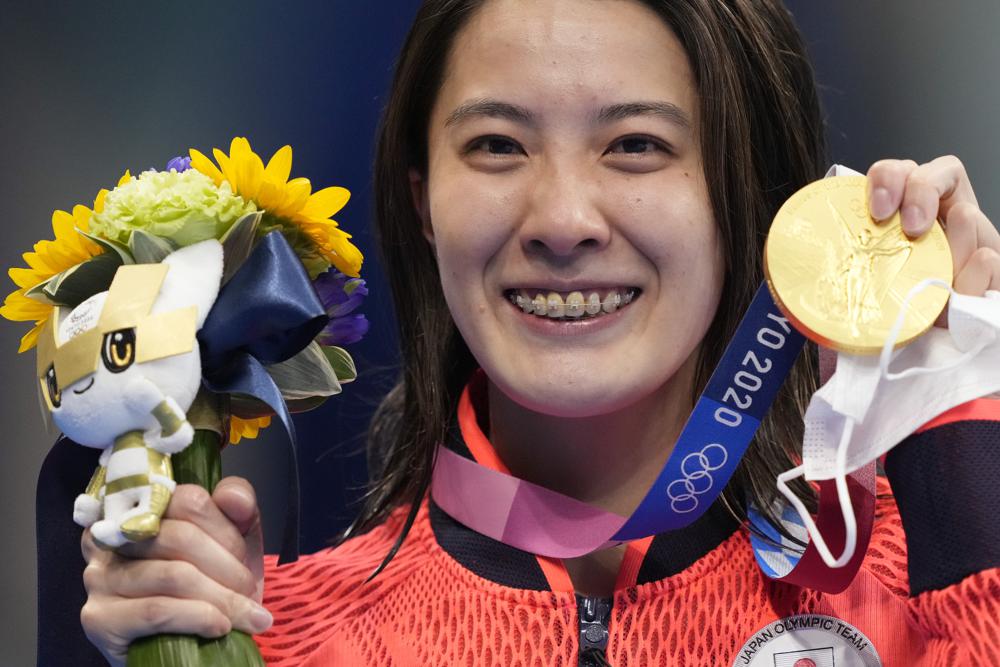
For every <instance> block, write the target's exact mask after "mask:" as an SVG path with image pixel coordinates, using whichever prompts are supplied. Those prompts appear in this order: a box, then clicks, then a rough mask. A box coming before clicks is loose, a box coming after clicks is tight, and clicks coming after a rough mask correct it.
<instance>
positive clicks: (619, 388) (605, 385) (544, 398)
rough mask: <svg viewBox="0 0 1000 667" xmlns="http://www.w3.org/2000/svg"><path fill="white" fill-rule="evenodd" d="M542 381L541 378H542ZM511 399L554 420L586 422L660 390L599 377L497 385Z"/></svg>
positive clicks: (626, 406) (499, 383)
mask: <svg viewBox="0 0 1000 667" xmlns="http://www.w3.org/2000/svg"><path fill="white" fill-rule="evenodd" d="M538 380H540V378H538ZM495 384H496V385H497V388H498V389H499V390H500V391H501V392H503V393H504V394H505V395H506V397H507V398H508V399H510V400H511V401H513V402H514V403H516V404H518V405H519V406H521V407H523V408H525V409H527V410H531V411H532V412H537V413H539V414H543V415H549V416H552V417H560V418H564V419H584V418H587V417H599V416H601V415H607V414H611V413H615V412H619V411H621V410H625V409H627V408H629V407H630V406H633V405H635V404H637V403H639V402H640V401H642V400H643V399H644V398H647V397H649V396H650V395H651V394H652V393H654V392H655V391H656V390H657V388H658V387H657V386H650V387H643V386H639V385H635V384H631V383H630V384H629V385H627V386H626V385H624V384H621V383H620V382H614V381H611V382H609V381H606V380H605V381H602V380H601V378H599V377H594V378H589V379H588V381H585V382H572V383H570V382H560V381H559V379H558V378H551V379H548V380H542V381H540V382H539V381H535V382H530V383H526V382H524V381H521V382H518V383H516V384H514V385H512V386H511V385H505V384H503V383H502V380H501V381H500V382H496V383H495Z"/></svg>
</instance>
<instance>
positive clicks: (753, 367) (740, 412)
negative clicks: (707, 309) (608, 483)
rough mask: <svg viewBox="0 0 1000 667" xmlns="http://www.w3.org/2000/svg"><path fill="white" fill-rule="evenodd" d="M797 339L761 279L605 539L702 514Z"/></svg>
mask: <svg viewBox="0 0 1000 667" xmlns="http://www.w3.org/2000/svg"><path fill="white" fill-rule="evenodd" d="M804 343H805V338H804V337H803V336H802V334H800V333H799V332H798V331H796V330H795V329H794V328H792V326H791V325H790V324H789V322H788V319H787V318H785V317H784V316H783V315H782V314H781V311H779V310H778V307H777V306H776V305H775V304H774V300H773V299H772V298H771V294H770V292H769V291H768V287H767V283H762V284H761V285H760V287H758V288H757V293H756V294H755V295H754V298H753V301H752V302H751V303H750V307H749V308H747V311H746V313H745V314H744V316H743V319H742V320H741V321H740V325H739V327H737V329H736V333H735V335H734V336H733V338H732V340H731V341H730V342H729V345H728V346H727V347H726V351H725V352H724V353H723V355H722V359H721V360H720V361H719V364H718V366H717V367H716V369H715V371H714V372H713V373H712V377H711V378H709V381H708V385H707V386H706V388H705V391H704V392H702V395H701V396H700V397H699V399H698V402H697V404H695V407H694V410H693V411H692V412H691V416H690V417H688V420H687V423H686V424H685V425H684V429H683V430H682V431H681V434H680V437H679V438H678V439H677V443H676V445H674V451H673V453H672V454H671V455H670V458H669V459H668V460H667V462H666V464H665V465H664V466H663V470H662V471H660V475H659V476H658V477H657V478H656V481H655V482H654V483H653V486H652V487H651V488H650V490H649V492H648V493H647V494H646V497H645V498H643V501H642V503H640V505H639V507H637V508H636V510H635V512H634V513H633V514H632V516H631V517H630V518H629V519H628V521H626V522H625V525H623V526H622V527H621V529H619V530H618V532H617V533H615V535H614V537H613V538H612V539H614V540H616V541H626V540H632V539H637V538H640V537H645V536H647V535H653V534H656V533H662V532H665V531H668V530H676V529H678V528H683V527H684V526H687V525H689V524H691V523H693V522H694V521H695V520H696V519H698V517H700V516H701V515H702V514H704V513H705V511H706V510H707V509H708V508H709V507H710V506H711V505H712V503H713V502H714V501H715V499H716V498H717V497H718V496H719V494H720V493H722V490H723V489H724V488H725V486H726V483H727V482H728V481H729V478H730V477H732V475H733V473H734V472H735V471H736V466H737V464H739V462H740V459H741V458H742V457H743V454H744V453H745V452H746V449H747V447H748V446H749V445H750V442H751V441H752V440H753V437H754V434H755V433H756V432H757V428H758V427H759V426H760V422H761V420H763V418H764V415H765V414H766V413H767V410H768V408H770V407H771V404H772V403H773V402H774V399H775V397H776V396H777V394H778V390H779V389H780V388H781V385H782V383H783V382H784V380H785V377H786V376H787V375H788V373H789V371H791V369H792V365H793V364H794V363H795V359H796V358H797V357H798V355H799V352H800V351H801V350H802V346H803V344H804Z"/></svg>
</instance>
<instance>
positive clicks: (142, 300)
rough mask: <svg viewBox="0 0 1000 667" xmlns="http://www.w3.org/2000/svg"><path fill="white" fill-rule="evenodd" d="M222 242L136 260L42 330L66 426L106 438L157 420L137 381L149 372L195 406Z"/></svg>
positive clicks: (46, 389)
mask: <svg viewBox="0 0 1000 667" xmlns="http://www.w3.org/2000/svg"><path fill="white" fill-rule="evenodd" d="M221 276H222V247H221V245H220V244H219V243H218V242H217V241H203V242H202V243H198V244H195V245H192V246H189V247H187V248H182V249H180V250H178V251H176V252H174V253H172V254H171V255H169V256H167V257H166V258H165V259H164V260H163V262H162V263H160V264H140V265H126V266H122V267H121V268H119V269H118V272H117V273H116V274H115V278H114V281H113V282H112V284H111V288H110V289H109V290H108V291H107V292H101V293H99V294H95V295H94V296H92V297H90V298H89V299H87V300H86V301H84V302H83V303H81V304H80V305H78V306H77V307H76V308H74V309H73V310H72V311H71V312H69V313H63V312H59V313H58V314H57V317H54V318H53V320H52V321H50V323H49V325H48V326H46V328H45V330H43V331H42V333H41V335H40V336H39V345H38V366H37V370H38V376H39V380H40V383H41V389H42V393H43V395H44V396H45V399H46V402H47V404H48V406H49V409H50V410H51V411H52V416H53V419H54V421H55V423H56V425H57V426H58V427H59V428H60V430H62V432H63V433H65V434H66V435H67V436H68V437H69V438H71V439H73V440H75V441H77V442H79V443H80V444H82V445H87V446H90V447H105V446H107V445H109V444H110V443H111V442H112V441H113V440H114V439H115V438H116V437H118V436H119V435H121V434H122V433H125V432H126V431H129V430H134V429H142V428H146V427H147V426H148V421H149V419H150V415H149V414H144V413H138V414H133V413H134V409H133V408H132V407H131V406H130V401H128V400H127V398H128V395H127V394H128V388H129V386H130V385H132V386H134V385H133V383H134V381H136V380H139V379H142V378H145V379H146V380H149V381H151V382H152V383H153V384H155V385H156V386H157V387H159V389H160V390H161V391H162V392H163V394H164V395H165V396H169V397H171V398H173V399H174V400H176V401H177V403H178V404H179V405H180V406H181V408H182V409H184V410H186V409H187V408H188V407H190V405H191V402H192V401H193V400H194V396H195V394H196V393H197V391H198V386H199V385H200V381H201V359H200V356H199V349H198V342H197V338H196V337H195V336H196V332H197V330H198V329H199V328H200V327H201V325H202V324H203V323H204V321H205V318H206V317H207V315H208V311H209V310H210V309H211V306H212V304H213V303H214V302H215V298H216V296H218V290H219V282H220V280H221Z"/></svg>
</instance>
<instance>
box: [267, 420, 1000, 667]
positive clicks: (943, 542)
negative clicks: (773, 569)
mask: <svg viewBox="0 0 1000 667" xmlns="http://www.w3.org/2000/svg"><path fill="white" fill-rule="evenodd" d="M998 443H1000V401H978V402H975V407H974V409H973V410H972V412H969V410H968V409H966V411H965V412H964V413H963V412H961V411H957V412H955V413H954V414H953V415H952V416H951V417H946V418H944V419H939V420H935V422H934V423H932V424H931V425H929V427H925V429H924V430H922V431H921V432H920V433H918V434H916V435H914V436H911V437H910V438H909V439H908V440H907V441H906V442H904V443H903V444H901V445H900V446H899V447H897V448H896V449H894V450H893V452H892V453H890V458H889V460H888V462H887V470H888V472H889V476H890V479H891V480H892V481H893V487H894V490H895V491H896V496H897V497H893V495H892V493H891V491H890V486H889V482H888V481H886V480H885V479H884V478H880V479H879V492H880V499H879V501H878V504H877V508H876V521H875V527H874V529H873V534H872V537H871V542H870V545H869V548H868V552H867V554H866V557H865V560H864V562H863V564H862V567H861V570H860V572H859V573H858V575H857V577H856V578H855V580H854V582H853V583H852V584H851V585H850V587H849V588H848V589H847V590H846V591H844V592H843V593H840V594H837V595H831V594H824V593H820V592H816V591H812V590H807V589H801V588H798V587H794V586H790V585H787V584H780V583H775V582H773V581H771V580H769V579H768V578H767V577H766V576H764V575H763V574H762V573H761V571H760V569H759V568H758V566H757V565H756V563H755V561H754V557H753V553H752V550H751V547H750V542H749V539H748V534H747V530H746V528H745V527H743V526H738V525H736V523H735V521H733V520H732V519H730V518H728V516H727V515H726V514H725V512H723V511H721V510H718V509H715V508H713V510H710V511H709V512H708V513H706V515H705V516H704V517H702V518H701V519H699V520H698V521H697V522H695V523H694V524H692V526H689V527H688V528H685V529H682V530H680V531H674V532H671V533H665V534H662V535H657V536H655V537H653V538H647V539H646V540H640V541H637V542H636V543H633V544H632V545H630V547H629V549H628V550H627V552H626V556H625V559H624V562H623V564H622V570H621V572H620V574H619V577H618V583H617V585H616V590H615V593H614V597H613V599H611V600H609V601H600V600H595V599H588V598H581V597H578V596H575V595H574V594H573V592H572V591H571V590H567V589H566V586H565V583H566V581H568V578H567V579H563V577H564V576H565V570H564V569H563V568H562V566H561V563H558V562H551V561H549V562H547V561H545V560H544V559H536V558H535V557H534V556H532V555H531V554H527V553H525V552H522V551H519V550H517V549H513V548H512V547H508V546H506V545H504V544H501V543H499V542H495V541H493V540H491V539H489V538H486V537H484V536H482V535H480V534H478V533H475V532H474V531H472V530H470V529H468V528H466V527H464V526H462V525H460V524H458V523H457V522H455V521H454V520H452V519H451V518H450V517H449V516H447V515H446V514H445V513H444V512H443V511H442V510H440V508H438V507H437V506H436V505H434V504H433V502H432V501H427V500H425V502H424V504H423V505H422V507H421V508H420V511H419V514H418V516H417V520H416V522H415V524H414V526H413V528H412V530H411V532H410V534H409V536H408V537H407V539H406V541H405V543H404V544H403V547H402V548H401V549H400V551H399V553H398V554H397V555H396V557H395V558H394V559H393V561H392V562H391V563H390V565H389V566H388V567H387V569H386V570H385V571H384V572H382V573H381V574H380V575H379V576H378V577H377V578H376V579H375V580H374V581H372V582H371V583H368V584H365V583H364V580H365V578H366V577H367V576H368V575H369V574H370V573H371V572H372V570H373V569H374V568H375V567H376V566H377V565H378V564H379V563H380V562H381V560H382V558H383V557H384V555H385V554H386V552H387V551H388V550H389V548H390V547H391V545H392V543H393V541H394V540H395V538H396V536H397V534H398V531H399V529H400V526H401V522H402V519H403V517H405V512H406V510H405V508H400V509H398V510H397V511H395V512H394V513H393V514H392V516H391V517H390V518H389V519H388V520H387V521H386V522H385V523H384V524H382V525H380V526H379V527H377V528H375V529H374V530H372V531H371V532H369V533H368V534H366V535H363V536H360V537H357V538H354V539H352V540H349V541H348V542H346V543H345V544H343V545H341V546H340V547H338V548H336V549H328V550H325V551H321V552H319V553H316V554H313V555H311V556H305V557H303V558H302V559H300V560H299V561H298V562H296V563H294V564H290V565H286V566H283V567H281V568H278V567H276V565H275V562H274V560H268V562H267V572H266V581H265V599H264V604H265V606H266V607H267V608H268V609H269V610H270V611H271V612H272V613H273V614H274V617H275V624H274V626H273V627H272V629H271V630H270V631H269V632H267V633H265V634H264V635H261V636H259V637H258V638H257V639H258V642H259V644H260V646H261V649H262V652H263V655H264V657H265V659H266V660H267V662H268V664H273V665H288V666H292V665H296V666H310V665H317V666H318V665H324V666H326V665H351V666H354V665H393V666H404V665H405V666H410V665H412V666H420V667H424V666H428V665H463V666H466V665H469V666H471V665H476V666H479V665H497V666H500V665H503V666H510V665H526V666H527V665H532V666H533V665H538V666H540V667H541V666H544V667H549V666H560V665H562V666H573V665H578V664H588V661H589V660H591V659H592V658H593V659H594V660H598V659H599V658H598V657H597V656H596V654H594V655H592V654H590V653H588V654H586V655H583V654H582V653H581V646H585V647H586V646H590V645H591V644H590V643H589V642H590V640H591V639H594V638H595V637H596V638H597V639H598V640H600V641H601V643H602V644H605V647H604V650H603V652H602V653H603V656H606V660H607V662H608V663H610V664H611V665H615V666H616V667H625V666H633V665H635V666H640V665H641V666H646V665H697V666H699V667H700V666H703V665H723V666H727V667H728V666H729V665H733V664H748V665H751V664H752V665H757V664H768V665H771V664H778V658H775V659H774V662H771V661H770V660H771V659H770V658H768V662H767V663H764V662H762V661H760V660H758V661H757V662H753V660H754V652H753V648H752V647H753V644H751V649H750V652H749V653H747V652H746V651H747V650H748V649H745V648H744V645H745V644H746V643H747V642H748V640H751V639H753V638H755V637H759V638H761V640H760V641H764V639H766V636H765V635H763V634H761V631H762V629H764V628H765V626H767V624H769V623H771V622H773V621H777V620H778V619H783V618H787V617H791V616H796V615H799V614H822V615H825V616H830V617H833V618H834V619H840V621H843V622H844V623H839V624H838V625H840V626H843V627H842V628H840V630H841V634H842V636H843V637H845V638H847V639H848V640H853V641H856V642H857V643H858V644H859V646H860V644H861V642H862V637H863V638H865V639H866V640H867V641H870V643H871V644H872V645H873V646H874V648H875V650H876V652H877V653H878V655H879V657H880V659H881V664H883V665H887V666H896V665H900V666H903V665H905V666H931V665H934V666H938V665H940V666H942V667H943V666H946V665H947V666H955V665H976V666H978V665H1000V569H998V565H1000V530H998V529H997V528H998V526H1000V518H998V517H1000V502H998V500H1000V492H998V490H997V489H998V487H1000V484H997V480H998V477H997V473H998V472H1000V464H998V463H996V461H1000V456H997V449H996V446H997V444H998ZM452 446H454V447H456V448H457V450H458V451H460V452H462V451H464V452H465V453H467V450H463V448H462V445H461V443H457V444H454V443H453V445H452ZM955 452H962V456H961V457H958V456H957V455H955ZM963 479H964V480H966V481H967V482H968V483H960V482H961V480H963ZM938 490H942V491H946V493H945V494H943V495H940V494H938V493H937V491H938ZM942 498H946V499H947V502H943V501H942V500H941V499H942ZM897 499H898V501H899V504H898V506H897ZM901 511H902V517H901ZM952 515H954V516H952ZM904 526H905V528H906V530H905V532H904ZM908 541H909V542H910V545H909V546H910V555H909V558H908V553H907V551H908V550H907V542H908ZM606 602H610V608H608V606H607V604H606ZM581 614H583V622H581ZM588 614H591V615H595V614H596V616H598V617H600V616H606V619H603V620H604V622H603V623H601V622H598V623H596V626H597V627H596V628H594V627H591V626H592V625H594V624H593V623H588V622H587V621H588V619H589V618H590V616H589V615H588ZM597 620H598V621H601V620H602V619H600V618H598V619H597ZM588 632H590V633H592V634H590V635H588V634H587V633H588ZM859 632H860V633H861V634H858V633H859ZM593 633H596V634H593ZM602 633H603V634H602ZM599 653H600V652H599ZM603 656H602V657H603ZM592 664H602V663H600V662H593V663H592ZM788 664H790V665H791V664H793V663H792V662H789V663H788ZM794 664H795V665H797V666H798V667H801V665H818V664H820V663H819V662H812V661H799V662H795V663H794Z"/></svg>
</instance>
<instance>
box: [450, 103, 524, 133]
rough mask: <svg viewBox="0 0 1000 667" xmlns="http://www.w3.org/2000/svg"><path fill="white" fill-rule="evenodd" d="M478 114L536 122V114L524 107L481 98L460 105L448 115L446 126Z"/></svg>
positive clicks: (515, 120)
mask: <svg viewBox="0 0 1000 667" xmlns="http://www.w3.org/2000/svg"><path fill="white" fill-rule="evenodd" d="M476 116H488V117H490V118H506V119H507V120H511V121H514V122H515V123H522V124H524V125H534V124H535V116H534V115H533V114H532V113H531V112H530V111H528V110H527V109H525V108H524V107H521V106H517V105H516V104H510V103H509V102H500V101H499V100H491V99H479V100H472V101H470V102H466V103H464V104H461V105H459V107H458V108H457V109H455V110H454V111H452V112H451V113H450V114H449V115H448V118H447V120H445V122H444V126H445V127H448V126H450V125H455V124H457V123H461V122H462V121H465V120H468V119H470V118H474V117H476Z"/></svg>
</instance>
